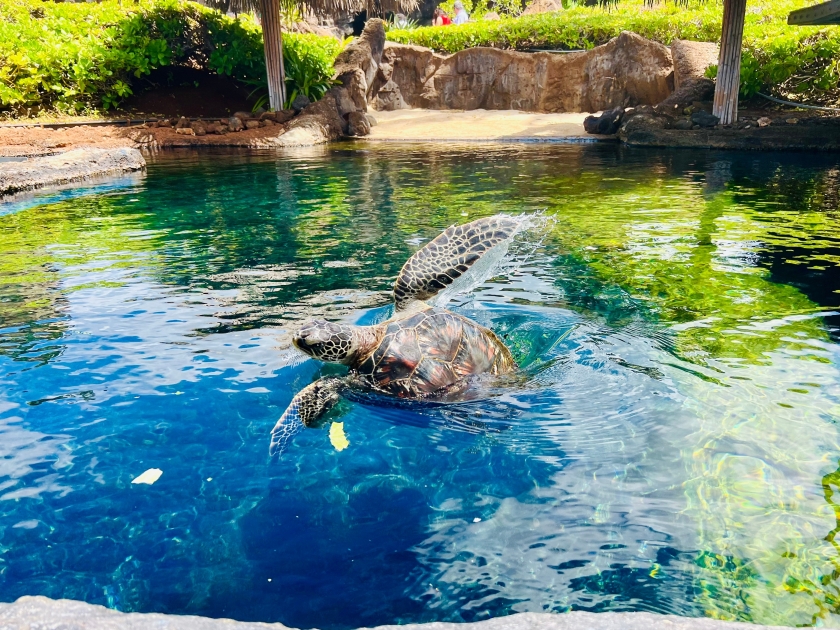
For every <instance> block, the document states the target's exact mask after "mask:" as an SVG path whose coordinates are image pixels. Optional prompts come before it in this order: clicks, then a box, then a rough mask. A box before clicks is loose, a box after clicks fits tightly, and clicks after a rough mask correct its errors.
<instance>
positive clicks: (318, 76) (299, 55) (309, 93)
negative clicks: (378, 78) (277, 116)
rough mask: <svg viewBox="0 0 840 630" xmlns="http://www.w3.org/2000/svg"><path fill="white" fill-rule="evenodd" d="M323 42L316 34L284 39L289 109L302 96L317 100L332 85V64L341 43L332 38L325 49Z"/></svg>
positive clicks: (284, 62) (287, 104)
mask: <svg viewBox="0 0 840 630" xmlns="http://www.w3.org/2000/svg"><path fill="white" fill-rule="evenodd" d="M323 39H324V38H323V37H318V36H316V35H298V36H295V37H290V36H286V37H284V40H285V43H284V46H283V64H284V66H285V70H286V107H291V104H292V102H294V100H295V97H297V96H298V95H299V94H303V95H304V96H306V97H308V98H309V100H310V101H317V100H319V99H321V98H322V97H323V96H324V94H326V92H327V90H328V89H329V88H330V86H332V85H333V78H332V77H333V63H334V62H335V58H336V56H337V55H338V51H339V49H340V48H341V44H339V42H338V41H337V40H334V39H332V38H329V39H330V42H331V43H330V45H329V46H325V45H324V44H325V42H324V41H323Z"/></svg>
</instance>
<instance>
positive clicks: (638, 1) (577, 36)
mask: <svg viewBox="0 0 840 630" xmlns="http://www.w3.org/2000/svg"><path fill="white" fill-rule="evenodd" d="M470 1H471V2H472V3H473V4H475V5H477V6H478V5H481V2H484V1H485V0H470ZM485 4H486V3H485ZM471 6H472V5H471ZM802 6H803V2H802V0H760V1H759V2H750V3H749V4H748V7H747V16H746V24H745V29H744V55H743V60H742V65H741V92H742V94H743V95H745V96H751V95H753V94H755V93H756V92H758V91H772V92H775V93H776V94H779V95H781V96H788V97H790V96H795V97H799V98H800V99H801V100H809V101H812V102H814V101H818V102H836V101H838V100H840V89H839V88H838V86H839V85H840V64H838V62H837V59H838V54H840V32H838V31H837V29H836V28H835V27H832V26H827V27H817V26H807V27H792V26H788V24H787V16H788V13H790V11H792V10H794V9H799V8H801V7H802ZM721 19H722V7H721V4H720V3H717V2H708V3H705V4H697V3H694V4H692V5H690V6H688V7H685V6H681V5H678V4H677V3H671V2H669V3H662V4H660V5H658V6H655V7H648V6H646V5H645V4H644V2H643V0H628V1H625V2H622V3H620V4H619V5H618V6H616V7H613V8H611V9H610V10H605V9H602V8H599V7H584V6H575V7H573V8H571V9H569V10H568V11H562V12H558V13H543V14H538V15H525V16H521V17H518V18H506V19H502V20H498V21H476V22H471V23H469V24H465V25H463V26H458V27H451V26H439V27H424V28H418V29H414V30H410V31H399V30H391V31H389V32H388V39H390V40H391V41H395V42H400V43H404V44H416V45H419V46H427V47H429V48H433V49H434V50H437V51H440V52H445V53H454V52H457V51H459V50H463V49H465V48H472V47H475V46H492V47H495V48H507V49H515V50H529V49H559V50H578V49H589V48H592V47H594V46H597V45H599V44H603V43H606V42H607V41H608V40H609V39H610V38H612V37H615V36H617V35H618V34H619V33H621V31H633V32H635V33H638V34H640V35H642V36H644V37H647V38H649V39H652V40H655V41H658V42H661V43H663V44H665V45H669V44H670V43H671V42H672V41H673V40H674V39H689V40H695V41H709V42H716V41H719V40H720V31H721Z"/></svg>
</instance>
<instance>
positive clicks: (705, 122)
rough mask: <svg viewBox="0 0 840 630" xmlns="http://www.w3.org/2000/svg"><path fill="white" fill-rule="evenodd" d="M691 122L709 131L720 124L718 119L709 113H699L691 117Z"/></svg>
mask: <svg viewBox="0 0 840 630" xmlns="http://www.w3.org/2000/svg"><path fill="white" fill-rule="evenodd" d="M691 122H692V123H693V124H695V125H697V126H698V127H701V128H705V129H710V128H712V127H714V126H716V125H717V124H718V123H719V122H720V118H718V117H717V116H715V115H714V114H710V113H709V112H704V111H699V112H694V113H693V114H692V115H691Z"/></svg>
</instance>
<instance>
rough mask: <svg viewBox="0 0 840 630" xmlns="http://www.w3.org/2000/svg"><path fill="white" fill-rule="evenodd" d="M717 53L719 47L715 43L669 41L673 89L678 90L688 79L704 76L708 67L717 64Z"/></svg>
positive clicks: (681, 40) (718, 52) (682, 40)
mask: <svg viewBox="0 0 840 630" xmlns="http://www.w3.org/2000/svg"><path fill="white" fill-rule="evenodd" d="M719 54H720V47H719V46H718V45H717V44H713V43H711V42H690V41H687V40H684V39H675V40H674V41H673V42H672V43H671V57H672V58H673V60H674V90H679V89H680V87H682V85H683V84H684V83H685V82H686V81H688V80H691V79H698V78H702V77H705V76H706V70H707V69H708V67H709V66H714V65H717V62H718V55H719Z"/></svg>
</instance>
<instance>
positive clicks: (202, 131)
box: [190, 121, 207, 136]
mask: <svg viewBox="0 0 840 630" xmlns="http://www.w3.org/2000/svg"><path fill="white" fill-rule="evenodd" d="M190 129H192V130H193V133H195V135H197V136H206V135H207V127H205V126H204V123H203V122H200V121H196V122H194V123H192V124H191V125H190Z"/></svg>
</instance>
